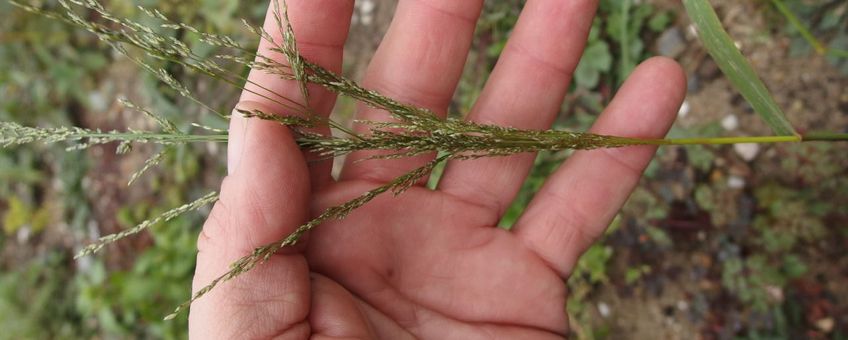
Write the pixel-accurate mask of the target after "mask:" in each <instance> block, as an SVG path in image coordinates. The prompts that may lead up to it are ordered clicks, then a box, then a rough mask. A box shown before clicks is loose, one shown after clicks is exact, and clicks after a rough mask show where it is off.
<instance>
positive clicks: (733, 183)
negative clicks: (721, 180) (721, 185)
mask: <svg viewBox="0 0 848 340" xmlns="http://www.w3.org/2000/svg"><path fill="white" fill-rule="evenodd" d="M727 187H728V188H731V189H742V188H744V187H745V179H744V178H742V177H739V176H730V177H728V178H727Z"/></svg>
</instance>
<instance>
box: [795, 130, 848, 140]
mask: <svg viewBox="0 0 848 340" xmlns="http://www.w3.org/2000/svg"><path fill="white" fill-rule="evenodd" d="M801 137H802V138H803V141H805V142H848V133H831V132H813V133H806V134H804V135H803V136H801Z"/></svg>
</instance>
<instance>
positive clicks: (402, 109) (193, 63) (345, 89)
mask: <svg viewBox="0 0 848 340" xmlns="http://www.w3.org/2000/svg"><path fill="white" fill-rule="evenodd" d="M60 4H61V5H62V6H64V7H65V8H66V10H65V11H52V10H45V9H42V8H39V7H33V6H28V5H20V6H22V7H23V8H26V9H28V10H30V11H33V12H36V13H40V14H43V15H46V16H50V17H53V18H57V19H60V20H65V21H68V22H70V23H73V24H75V25H77V26H80V27H83V28H85V29H87V30H89V31H91V32H93V33H94V34H96V35H97V36H98V37H99V38H100V39H101V40H103V41H104V42H105V43H107V44H110V45H111V46H113V47H114V48H115V49H116V50H118V51H119V52H121V53H124V54H125V55H126V56H127V57H128V58H130V59H131V60H133V61H134V62H136V63H137V64H139V65H140V66H141V67H142V68H144V69H146V70H148V71H150V72H151V73H152V74H154V75H155V76H156V77H157V78H158V79H159V80H161V81H162V82H163V83H164V84H166V85H168V86H169V87H170V88H171V89H172V90H173V91H174V93H175V94H178V95H180V96H183V97H185V98H187V100H192V101H195V102H196V103H197V104H198V105H200V106H203V107H204V108H205V109H206V110H207V111H209V112H213V113H218V111H217V110H216V109H215V108H213V107H210V106H209V105H206V104H204V103H203V102H202V101H200V100H198V99H196V98H195V97H194V96H193V95H192V93H191V91H190V89H189V87H188V86H186V85H185V84H182V83H181V82H180V81H179V80H178V79H176V78H175V77H174V76H173V75H172V74H171V72H170V71H169V70H168V69H167V68H164V67H159V66H156V65H154V64H151V63H150V62H149V61H148V60H146V59H143V58H142V57H139V56H138V55H136V53H134V51H136V50H135V49H139V50H141V51H142V52H144V53H146V54H148V56H149V57H152V58H157V59H160V60H167V61H168V62H170V63H173V64H176V65H180V66H182V67H184V68H185V69H187V70H189V71H191V72H197V73H202V74H205V75H208V76H210V77H213V78H216V79H219V80H221V81H223V82H226V83H229V84H232V85H234V86H236V87H242V86H243V85H242V82H244V81H246V79H245V78H244V76H243V75H242V74H241V73H234V72H233V71H232V69H233V68H237V67H238V68H243V67H248V68H253V69H259V70H264V71H266V72H269V73H274V74H277V75H279V76H280V77H282V78H284V79H289V80H293V81H297V82H298V83H299V84H300V86H301V89H302V94H303V96H304V98H308V95H309V93H308V91H307V90H306V84H307V83H313V84H317V85H321V86H323V87H325V88H327V89H329V90H331V91H333V92H336V93H338V94H341V95H344V96H348V97H350V98H353V99H355V100H357V101H360V102H363V103H365V104H366V105H370V106H373V107H377V108H381V109H384V110H386V111H388V112H390V113H391V114H392V115H393V116H394V118H396V120H397V121H396V122H393V123H378V122H370V123H368V124H370V125H371V127H372V129H371V131H370V132H371V135H368V136H365V135H358V134H356V133H353V132H352V131H350V130H348V129H347V128H345V127H344V126H343V125H342V124H339V123H338V122H335V121H332V120H323V119H320V118H317V117H315V116H312V115H309V112H308V109H307V108H306V106H305V105H304V104H303V103H298V102H295V101H292V100H291V99H288V98H283V97H280V98H274V97H272V96H268V99H270V100H273V101H276V102H277V103H279V104H280V105H282V106H284V107H286V108H287V109H289V110H291V114H290V115H285V116H276V115H272V114H270V113H267V112H261V111H245V110H242V111H240V112H239V113H240V114H242V115H244V116H245V117H248V118H256V119H263V120H273V121H276V122H278V123H280V124H283V125H286V126H289V127H290V128H292V129H293V130H294V131H295V132H296V134H297V135H298V138H297V142H298V143H299V145H300V146H301V147H302V148H303V149H306V150H309V151H313V152H315V153H318V154H321V155H324V156H326V157H336V156H341V155H345V154H347V153H350V152H353V151H357V150H389V151H393V152H394V153H391V154H388V155H385V156H380V157H383V158H397V157H408V156H414V155H418V154H422V153H427V152H434V151H435V152H438V153H439V154H440V157H438V158H436V160H435V161H433V162H431V163H428V164H427V165H425V166H423V167H420V168H418V169H416V170H413V171H412V172H410V173H407V174H405V175H403V176H400V177H398V178H396V179H395V180H394V181H392V182H390V183H388V184H386V185H384V186H381V187H378V188H375V189H373V190H371V191H368V192H365V193H363V194H362V195H361V196H359V197H357V198H355V199H354V200H351V201H349V202H346V203H344V204H342V205H339V206H336V207H331V208H329V209H328V210H326V211H324V212H323V213H321V214H320V215H319V216H318V217H317V218H315V219H313V220H311V221H309V222H307V223H306V224H304V225H302V226H301V227H299V228H298V229H297V230H296V231H295V232H294V233H292V234H291V235H289V236H288V237H286V238H285V239H282V240H279V241H278V242H275V243H272V244H268V245H266V246H263V247H260V248H257V249H256V250H255V251H254V252H253V253H252V254H250V255H247V256H245V257H244V258H242V259H241V260H239V261H237V262H236V263H234V264H233V266H232V269H231V271H229V272H227V273H224V274H223V275H222V276H221V277H220V278H218V279H216V280H214V281H213V282H212V283H211V284H210V285H209V286H207V287H206V288H203V289H201V290H199V291H198V293H197V294H196V295H195V296H193V297H192V300H194V299H196V298H199V297H201V296H202V295H203V294H205V293H206V292H208V291H209V290H211V289H213V288H214V286H215V285H216V284H217V283H219V282H223V281H226V280H229V279H231V278H233V277H235V276H237V275H239V274H241V273H243V272H245V271H247V270H250V269H251V268H253V267H254V266H256V265H257V264H259V263H262V262H263V261H264V260H266V259H267V258H268V257H269V256H271V255H272V254H274V253H275V252H276V251H278V250H279V249H281V248H283V247H286V246H290V245H293V244H295V243H297V242H298V240H299V239H300V238H301V236H302V235H303V234H304V233H306V232H307V231H309V230H311V229H312V228H315V227H317V226H318V225H320V224H321V223H322V222H325V221H327V220H330V219H341V218H344V217H345V216H346V215H347V214H348V213H350V212H351V211H352V210H354V209H356V208H358V207H360V206H362V205H363V204H365V203H367V202H368V201H370V200H372V199H373V198H374V197H376V196H377V195H380V194H383V193H386V192H390V191H391V192H393V193H394V194H396V195H398V194H401V193H402V192H403V191H404V190H405V189H407V188H408V187H409V186H410V185H411V184H412V183H414V182H415V181H417V180H419V179H421V178H423V177H425V176H427V175H429V173H430V171H431V170H433V169H434V168H436V166H438V165H439V164H440V163H443V162H444V161H446V160H448V159H471V158H479V157H494V156H504V155H510V154H516V153H524V152H535V151H561V150H569V149H593V148H611V147H622V146H630V145H689V144H732V143H741V142H763V143H773V142H801V141H822V140H844V139H846V138H848V137H846V136H845V135H842V134H806V135H804V136H801V135H798V134H797V133H795V131H794V130H792V128H791V126H788V123H786V121H785V118H784V117H783V116H782V114H781V113H780V111H779V108H777V106H776V104H774V101H773V100H772V99H771V98H770V96H769V95H768V92H767V91H765V89H764V86H761V84H760V85H757V84H758V82H759V81H758V80H757V77H756V75H755V74H753V72H750V71H745V72H740V71H739V70H740V69H745V70H748V69H749V67H747V66H746V65H747V63H746V62H745V60H744V58H742V57H741V55H739V53H738V51H737V50H736V49H735V47H733V46H732V44H730V43H728V41H729V39H726V37H724V36H722V35H721V34H722V32H723V31H722V29H721V27H720V26H719V25H717V19H716V18H715V14H714V13H712V9H711V8H710V7H709V6H707V4H706V3H705V2H703V1H700V2H699V1H694V0H690V1H686V2H685V4H686V6H687V9H689V11H690V13H691V14H692V15H693V17H695V18H696V22H697V23H698V24H699V26H700V28H701V29H702V32H703V33H704V34H705V36H706V37H707V38H706V41H707V42H708V43H707V48H708V49H709V50H710V51H711V52H712V53H713V54H714V55H715V56H716V57H717V59H719V61H720V64H721V65H723V68H724V69H725V71H726V72H728V73H730V74H731V77H732V78H734V79H735V83H736V84H737V86H739V87H740V88H741V89H740V91H741V92H742V93H743V95H745V97H746V98H747V99H748V100H749V101H750V102H752V105H753V106H754V107H755V109H756V110H757V111H758V113H760V114H761V115H762V116H763V117H764V118H765V119H766V120H767V121H768V122H769V123H770V124H771V125H772V127H773V128H774V129H775V131H776V132H778V134H781V136H776V137H770V136H764V137H733V138H688V139H643V138H624V137H617V136H603V135H596V134H590V133H577V132H566V131H557V130H549V131H529V130H520V129H513V128H504V127H499V126H492V125H483V124H476V123H471V122H466V121H461V120H457V119H447V120H440V119H438V118H437V117H436V116H435V115H433V114H432V113H431V112H429V111H427V110H424V109H421V108H417V107H413V106H409V105H405V104H402V103H399V102H397V101H395V100H393V99H391V98H388V97H385V96H382V95H380V94H378V93H375V92H373V91H369V90H367V89H364V88H362V87H360V86H359V85H357V84H356V83H355V82H353V81H351V80H348V79H345V78H343V77H341V76H339V75H337V74H334V73H332V72H329V71H327V70H325V69H323V68H321V67H319V66H317V65H315V64H313V63H311V62H309V61H308V60H305V59H303V58H302V57H301V56H300V55H299V54H298V50H297V45H296V42H295V40H294V34H293V32H292V31H291V27H289V26H287V25H285V24H284V23H285V22H286V21H285V20H284V17H285V15H286V14H285V10H284V9H285V6H284V4H283V5H282V6H281V7H280V8H282V9H281V10H279V11H278V12H276V17H277V21H278V23H279V26H280V27H279V28H280V30H281V31H282V32H284V33H285V34H284V41H274V40H273V39H271V38H270V35H269V34H268V33H267V32H265V31H263V30H262V29H260V28H256V27H253V26H250V25H248V27H249V28H250V29H251V30H252V31H253V32H254V33H255V34H257V35H258V36H260V37H262V38H263V39H266V40H268V41H269V42H271V43H273V44H275V51H277V52H280V53H282V54H284V55H285V56H286V60H287V63H281V62H279V61H276V60H273V59H270V58H268V57H267V56H256V55H254V54H253V53H252V52H250V50H248V49H246V48H244V47H242V46H241V45H240V44H239V43H238V42H236V41H234V40H233V39H231V38H228V37H226V36H222V35H217V34H207V33H200V31H199V30H196V29H194V28H193V27H191V26H188V25H186V24H182V23H173V22H170V21H168V19H167V18H166V17H165V16H164V15H162V14H161V13H159V12H157V11H149V10H146V11H145V13H147V14H148V16H149V17H150V18H149V19H151V20H156V21H157V22H161V24H160V27H161V28H162V29H164V30H176V31H185V32H189V33H191V34H193V35H194V36H195V37H196V39H197V41H198V42H201V43H205V44H206V45H209V46H211V47H216V48H222V49H225V50H231V51H234V52H235V54H211V57H210V56H209V55H205V54H204V53H200V52H197V51H196V48H192V47H191V46H189V45H187V44H185V43H184V42H182V41H180V40H177V39H175V38H173V37H172V36H169V35H165V34H163V33H160V32H157V31H153V30H151V29H150V28H148V26H146V25H145V24H142V23H139V22H136V21H132V20H127V19H122V18H119V17H117V16H115V15H113V14H112V13H110V12H109V11H107V10H106V9H105V7H103V6H102V5H100V4H99V3H97V2H95V1H85V2H79V3H77V2H65V1H60ZM627 4H629V2H624V5H623V6H624V7H622V12H620V13H621V15H622V16H624V17H625V19H621V20H622V22H624V23H625V24H621V23H620V24H619V27H618V29H617V30H615V31H616V32H618V33H620V35H619V43H620V44H621V46H623V47H622V51H625V52H624V53H625V55H631V53H632V52H633V51H634V50H638V49H636V48H635V47H631V46H638V45H636V44H631V43H630V40H629V39H630V38H631V36H630V33H628V32H630V31H638V27H639V26H640V25H642V24H643V23H644V18H643V19H641V20H637V21H635V22H639V25H637V26H636V27H637V29H633V27H630V26H629V25H630V22H631V21H630V20H628V19H626V17H627V16H629V15H630V8H629V7H627V6H629V5H627ZM75 8H81V9H82V10H85V11H89V12H92V13H97V14H98V15H99V16H101V17H102V18H103V20H105V22H107V23H108V25H107V24H104V23H100V22H94V21H89V20H86V19H85V18H83V17H82V16H80V15H79V14H78V13H77V10H78V9H75ZM657 20H658V21H659V19H657ZM113 26H115V27H118V28H114V27H113ZM130 48H134V49H133V50H130ZM632 54H633V55H635V54H638V53H632ZM634 58H635V57H633V56H632V55H631V56H630V57H626V58H623V60H622V62H621V64H620V67H619V72H620V73H621V74H626V73H627V72H629V71H628V70H629V69H630V68H632V65H633V63H634V60H635V59H634ZM228 63H231V64H228ZM734 72H735V73H734ZM740 73H741V74H740ZM751 84H755V85H753V86H752V85H751ZM253 85H255V86H261V84H253ZM248 91H249V90H248ZM266 96H267V95H266ZM127 106H129V107H135V105H133V104H127ZM141 111H142V112H144V113H149V112H150V111H149V110H146V109H141ZM294 113H300V114H304V115H305V116H297V115H295V114H294ZM149 116H151V117H152V118H153V119H154V120H155V121H156V122H157V123H158V124H159V126H160V128H161V129H162V131H134V130H129V131H113V132H102V131H98V130H92V129H81V128H30V127H25V126H22V125H19V124H15V123H5V124H4V125H3V129H2V133H3V134H2V138H0V143H3V144H6V145H11V144H20V143H29V142H33V141H43V142H60V141H61V142H71V143H76V144H72V145H73V147H74V148H85V147H89V146H92V145H98V144H106V143H112V142H119V143H118V151H119V152H126V151H129V150H130V149H131V146H132V145H135V144H138V143H146V142H149V143H159V144H163V145H166V146H175V145H181V144H186V143H189V142H221V141H223V140H225V139H226V134H225V133H223V132H220V131H217V130H215V129H205V128H203V130H206V131H205V132H202V133H199V132H196V131H198V130H194V131H189V130H187V129H182V130H181V129H180V128H178V127H177V126H175V124H173V123H170V122H169V121H168V120H167V119H165V118H162V117H160V116H156V115H152V114H149ZM218 116H220V117H222V118H227V116H226V115H223V114H220V113H219V114H218ZM324 124H326V125H329V126H331V127H334V128H336V129H338V130H340V131H342V132H343V133H345V134H347V135H346V137H330V136H322V135H317V134H314V133H311V132H308V131H307V130H305V128H307V127H312V126H315V125H324ZM163 150H164V152H170V151H171V150H170V149H168V148H165V149H163ZM159 155H160V154H157V155H155V156H154V157H153V158H151V161H149V162H148V164H150V165H154V164H156V163H157V162H158V161H159V158H160V157H161V156H159ZM145 168H147V166H145ZM213 198H214V194H213V195H211V196H206V197H204V199H203V200H202V201H201V203H209V202H211V201H214V199H213ZM199 206H200V204H197V205H193V204H190V205H187V207H188V208H197V207H199ZM188 208H187V209H178V210H176V211H175V212H176V213H181V212H185V211H188V210H189V209H188ZM168 217H171V216H168ZM149 225H150V223H146V224H145V223H142V224H140V225H139V227H138V228H137V229H133V231H135V230H141V229H143V228H145V227H146V226H149ZM657 235H659V234H657ZM119 236H121V235H119ZM118 238H120V237H112V238H107V239H104V242H108V241H111V240H114V239H118ZM657 238H661V236H657ZM96 247H97V246H95V248H96ZM184 306H185V305H184ZM177 311H179V309H178V310H177Z"/></svg>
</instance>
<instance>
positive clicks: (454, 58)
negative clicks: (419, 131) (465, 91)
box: [341, 0, 482, 182]
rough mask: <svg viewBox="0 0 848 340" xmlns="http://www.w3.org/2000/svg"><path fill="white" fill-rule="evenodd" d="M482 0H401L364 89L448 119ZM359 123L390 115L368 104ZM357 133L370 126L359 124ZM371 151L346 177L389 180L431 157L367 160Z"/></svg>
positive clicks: (355, 157) (351, 163)
mask: <svg viewBox="0 0 848 340" xmlns="http://www.w3.org/2000/svg"><path fill="white" fill-rule="evenodd" d="M481 7H482V0H464V1H456V0H401V1H400V3H399V4H398V8H397V11H396V12H395V17H394V19H393V20H392V24H391V27H389V31H388V32H387V33H386V36H385V38H384V39H383V42H382V43H381V44H380V47H379V48H378V49H377V52H376V54H375V55H374V59H373V60H372V62H371V65H370V66H369V68H368V70H367V71H366V74H365V79H364V80H363V85H364V86H365V87H366V88H369V89H372V90H376V91H377V92H380V93H382V94H384V95H387V96H389V97H393V98H395V99H397V100H398V101H400V102H403V103H408V104H411V105H415V106H418V107H423V108H426V109H430V110H432V111H433V112H435V113H437V114H438V115H440V116H444V115H445V112H446V111H447V107H448V105H449V104H450V101H451V98H452V97H453V93H454V91H455V90H456V85H457V83H458V81H459V77H460V76H461V75H462V68H463V66H464V65H465V59H466V57H467V55H468V50H469V48H470V46H471V39H472V37H473V34H474V27H475V23H476V21H477V17H478V16H479V15H480V9H481ZM357 119H360V120H371V121H386V120H388V119H389V115H388V113H387V112H385V111H381V110H377V109H374V108H371V107H367V106H365V105H360V106H359V113H358V114H357ZM355 129H356V130H357V131H359V132H364V131H366V130H367V127H364V126H356V127H355ZM374 155H375V153H374V152H373V151H363V152H357V153H354V154H351V155H350V156H349V157H348V158H347V160H346V162H345V167H344V169H343V170H342V175H341V178H342V179H347V180H349V179H366V180H373V181H378V182H384V181H388V180H391V179H393V178H395V177H397V176H400V175H402V174H404V173H406V172H408V171H410V170H412V169H414V168H417V167H420V166H422V165H424V163H426V162H427V161H429V160H431V159H432V158H433V155H432V154H429V155H422V156H420V157H412V158H406V159H403V160H369V161H367V162H358V161H359V160H362V159H364V158H368V157H371V156H374Z"/></svg>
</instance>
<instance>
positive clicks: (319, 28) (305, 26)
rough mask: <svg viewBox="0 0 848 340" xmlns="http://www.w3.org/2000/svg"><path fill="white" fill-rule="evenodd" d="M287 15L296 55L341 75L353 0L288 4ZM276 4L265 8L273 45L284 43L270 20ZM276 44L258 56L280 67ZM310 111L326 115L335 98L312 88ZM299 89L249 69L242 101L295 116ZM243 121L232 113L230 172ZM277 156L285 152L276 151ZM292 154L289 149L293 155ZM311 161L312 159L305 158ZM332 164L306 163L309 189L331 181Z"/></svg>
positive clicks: (240, 147) (262, 44)
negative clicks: (310, 186)
mask: <svg viewBox="0 0 848 340" xmlns="http://www.w3.org/2000/svg"><path fill="white" fill-rule="evenodd" d="M286 4H287V5H288V14H289V18H290V19H291V26H292V29H293V31H294V33H295V38H296V40H297V48H298V51H299V52H300V54H301V55H302V56H303V57H304V58H306V59H307V60H309V61H311V62H314V63H316V64H318V65H321V66H322V67H324V68H327V69H329V70H331V71H333V72H337V73H338V72H340V71H341V67H342V51H343V49H344V42H345V40H346V39H347V35H348V30H349V28H350V18H351V14H352V12H353V1H352V0H288V1H286ZM273 10H274V4H273V2H272V3H271V6H269V8H268V14H267V16H266V18H265V24H264V29H265V30H266V31H267V32H268V33H270V35H271V37H273V39H274V41H275V42H277V43H280V42H282V33H281V32H280V29H279V24H278V23H277V21H276V19H274V14H273ZM273 47H274V45H273V44H272V43H271V42H269V41H266V40H264V39H263V40H262V41H260V43H259V51H258V54H260V55H262V56H265V57H269V58H272V59H274V60H276V61H278V62H280V63H282V64H288V62H287V61H286V58H285V57H284V56H283V55H282V54H280V53H278V52H274V51H271V49H272V48H273ZM308 90H309V107H310V109H311V111H312V112H313V113H315V114H317V115H320V116H324V117H326V116H328V115H329V114H330V111H331V110H332V108H333V105H334V104H335V99H336V96H335V95H334V94H333V93H331V92H329V91H327V90H326V89H324V88H322V87H320V86H317V85H314V84H310V85H309V86H308ZM302 97H303V96H302V95H301V91H300V88H299V85H298V83H297V82H295V81H290V80H283V79H281V78H280V77H279V76H278V75H274V74H269V73H267V72H266V71H262V70H251V71H250V75H249V76H248V82H247V84H245V91H244V92H243V93H242V95H241V99H240V101H241V102H251V103H255V104H254V106H258V107H260V108H262V109H265V110H269V111H270V112H269V113H275V114H281V115H282V114H285V115H292V114H296V113H297V112H295V111H294V108H295V107H297V106H298V105H302V104H303V102H304V100H303V98H302ZM245 124H246V120H245V119H244V118H242V117H241V116H240V115H238V114H234V115H233V117H232V119H231V121H230V141H229V148H228V159H229V161H228V167H229V168H230V172H232V171H233V170H232V169H233V168H234V167H236V166H237V165H238V163H239V159H240V158H241V155H242V154H243V153H244V147H243V143H242V140H243V139H244V130H245ZM313 131H314V132H318V133H322V134H325V135H326V134H329V133H330V131H329V128H327V127H323V128H317V129H315V130H313ZM276 152H289V150H277V151H276ZM292 152H293V151H292ZM307 158H312V157H307ZM331 168H332V161H331V160H326V161H321V162H310V173H311V175H312V176H311V179H312V186H313V187H314V188H319V187H321V186H322V185H324V184H326V183H328V182H329V181H330V180H331V177H330V170H331Z"/></svg>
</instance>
